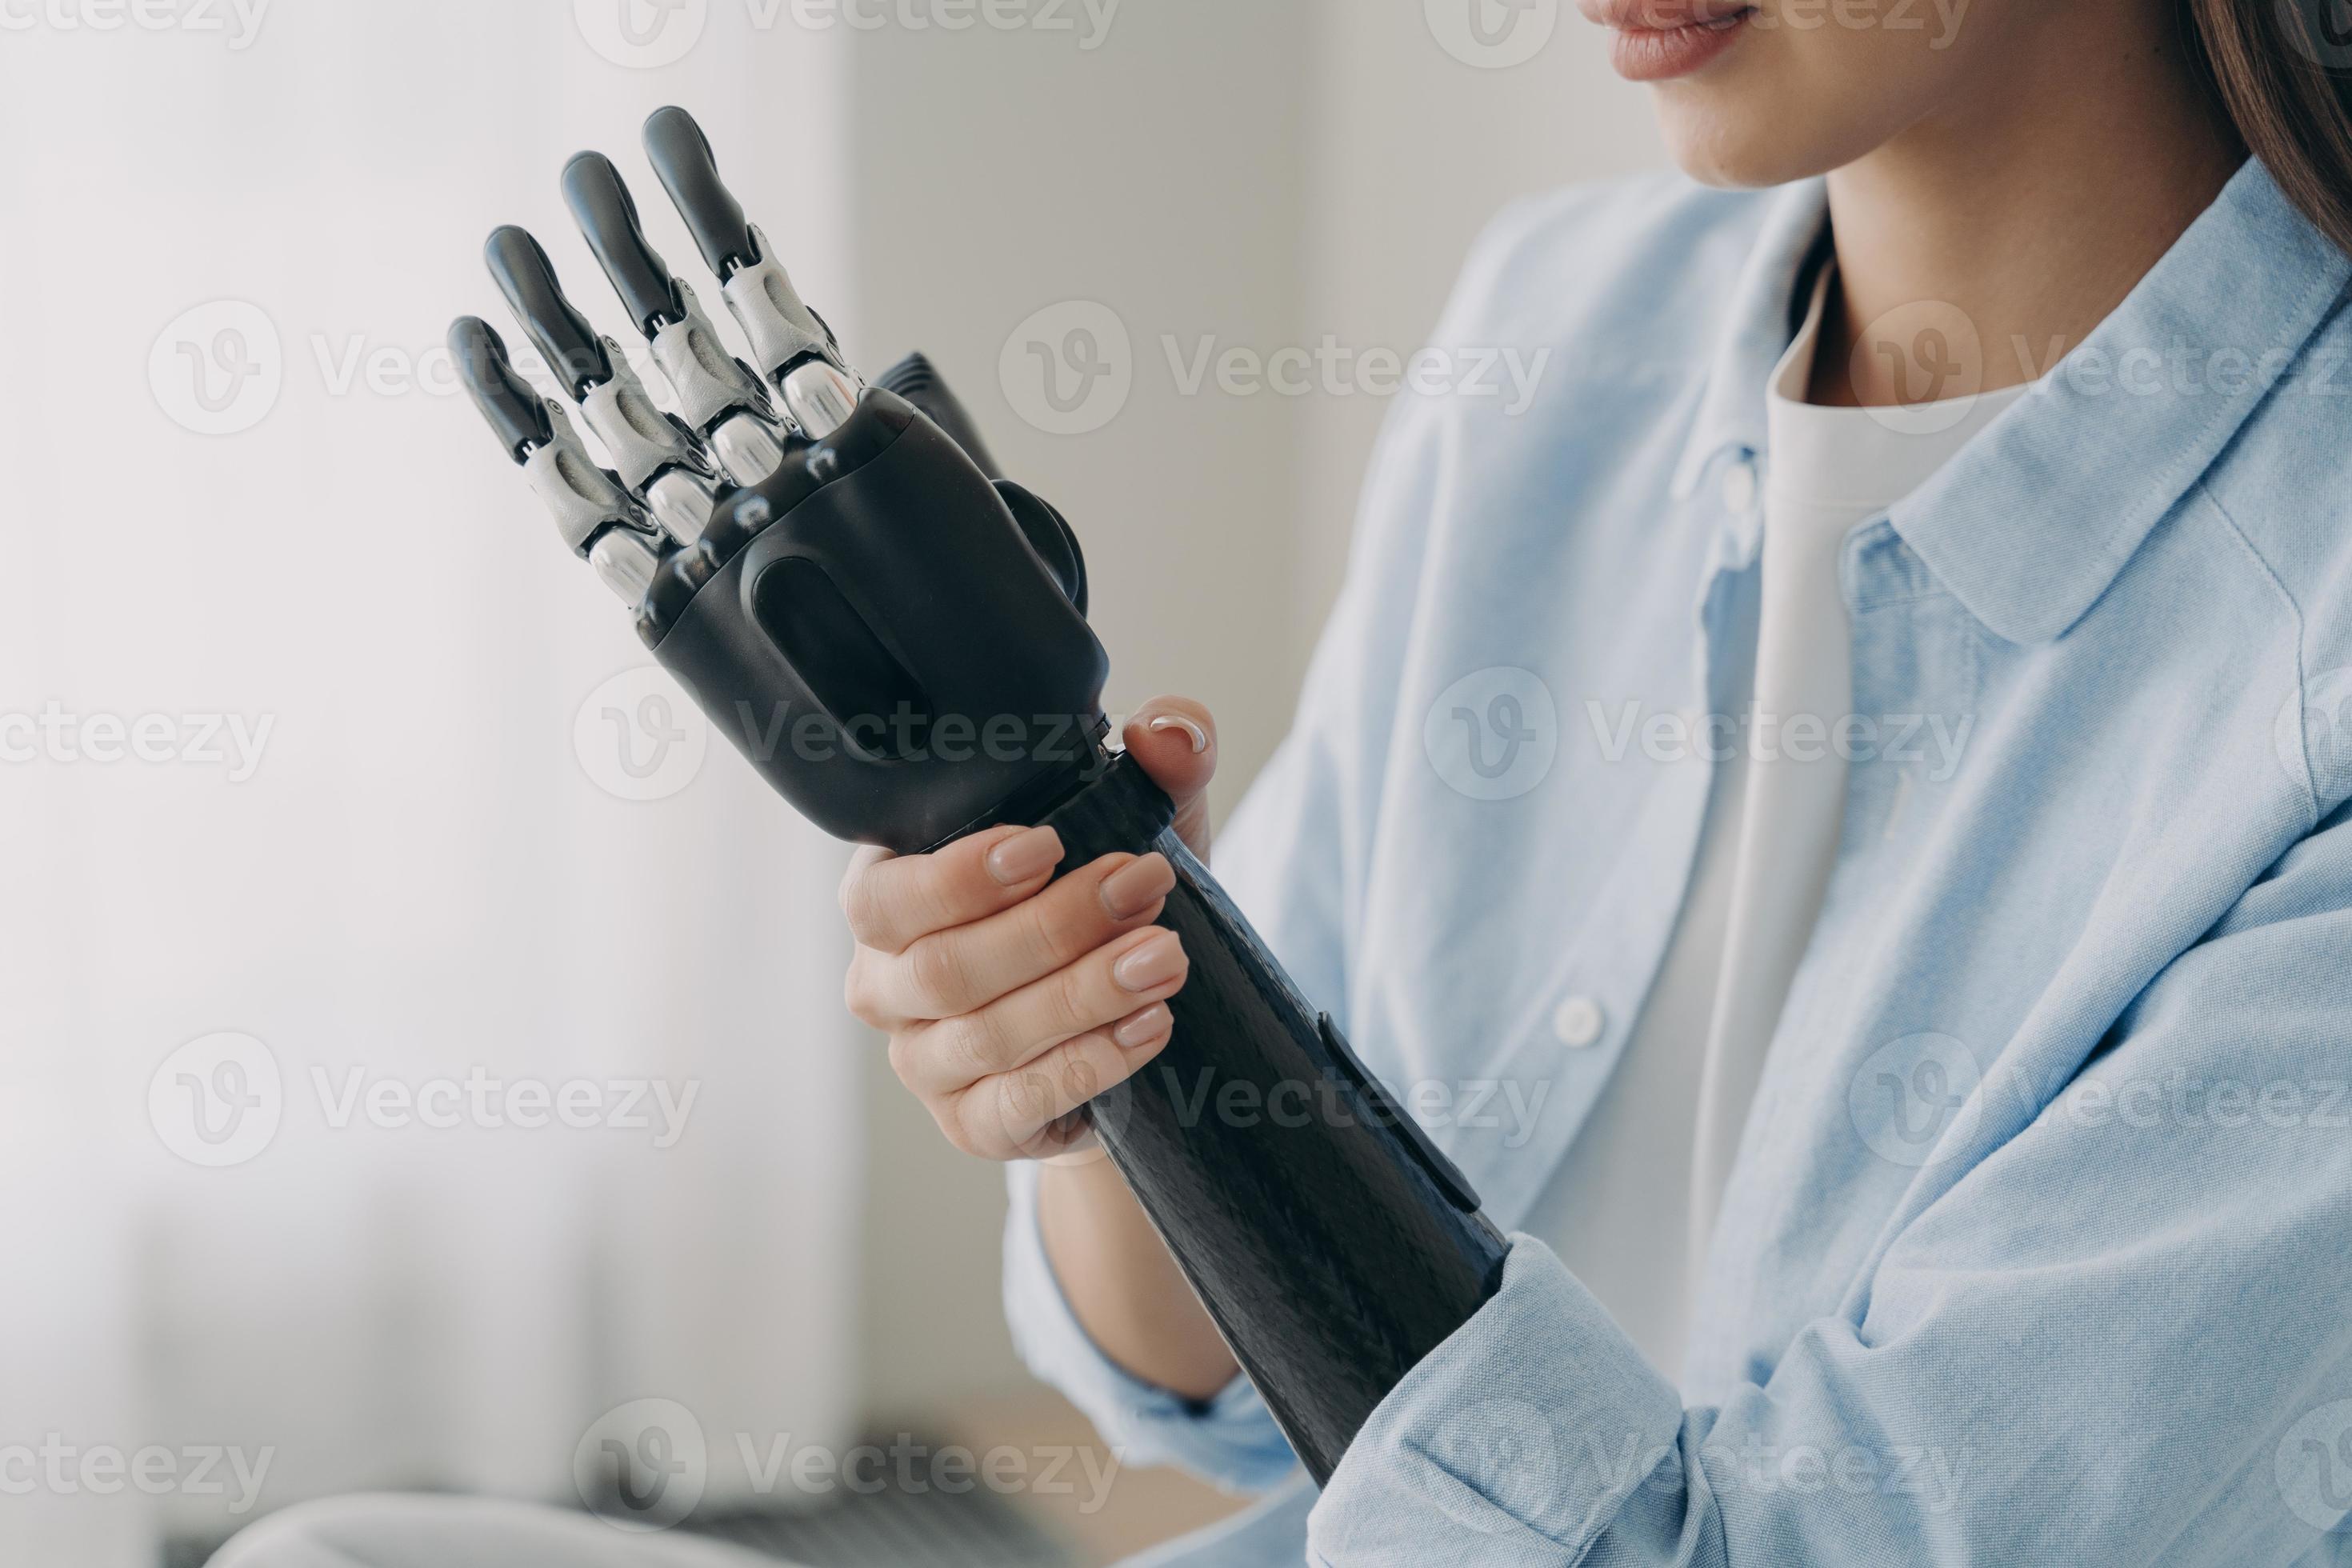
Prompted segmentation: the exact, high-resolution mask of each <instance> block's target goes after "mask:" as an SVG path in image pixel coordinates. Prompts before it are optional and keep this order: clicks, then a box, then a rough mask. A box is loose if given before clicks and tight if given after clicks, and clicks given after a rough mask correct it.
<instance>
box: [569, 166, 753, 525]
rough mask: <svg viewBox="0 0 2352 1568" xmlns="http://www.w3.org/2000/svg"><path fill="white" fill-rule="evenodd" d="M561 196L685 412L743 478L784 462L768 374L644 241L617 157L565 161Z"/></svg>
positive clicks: (741, 481) (733, 471) (738, 479)
mask: <svg viewBox="0 0 2352 1568" xmlns="http://www.w3.org/2000/svg"><path fill="white" fill-rule="evenodd" d="M563 196H564V200H565V201H566V202H567V203H568V204H569V205H570V206H571V208H572V216H573V217H574V218H575V219H576V220H578V222H579V225H580V231H581V233H582V234H583V235H584V236H586V237H587V240H588V247H589V248H590V249H591V250H593V251H594V252H595V255H596V260H597V264H598V265H599V266H601V267H602V268H604V276H605V277H606V278H607V279H610V280H611V281H612V284H613V288H614V291H615V292H616V293H618V294H619V295H620V297H621V302H622V303H623V304H624V305H625V306H626V307H627V308H628V311H629V318H630V320H631V321H635V323H636V325H637V330H638V331H641V332H643V333H644V334H645V335H646V341H647V342H650V343H651V344H652V345H653V353H654V363H656V364H657V365H659V366H660V367H661V372H662V374H663V376H664V378H665V379H667V381H668V382H669V384H670V390H671V392H672V393H673V394H675V395H676V397H677V411H678V413H679V415H680V416H682V417H683V418H684V419H685V421H686V423H687V424H688V426H691V427H692V428H693V429H694V430H695V431H696V432H697V433H698V435H699V436H700V437H702V438H703V439H704V440H705V441H707V442H709V445H710V449H711V450H712V451H713V452H715V453H716V454H717V455H718V458H719V463H720V464H721V465H722V466H723V467H724V468H726V470H727V472H728V474H729V475H730V477H731V478H732V479H734V480H735V482H736V483H738V484H752V483H756V482H757V481H758V480H760V479H764V478H766V477H767V476H768V475H769V474H771V473H772V472H774V471H775V468H776V465H777V464H779V463H780V462H782V460H783V456H784V451H785V447H786V443H787V439H788V437H787V432H786V431H785V430H784V428H783V426H782V424H781V423H780V422H779V421H778V420H777V418H776V416H775V413H774V408H773V405H772V404H771V403H770V401H769V398H768V395H767V392H766V390H765V389H764V387H763V386H762V384H761V381H760V378H759V377H758V376H757V375H756V374H753V373H752V372H751V369H750V367H748V366H746V365H745V364H744V363H742V362H741V361H740V360H738V359H737V358H736V357H735V356H734V355H733V354H732V353H730V352H728V349H727V346H726V344H725V342H723V341H722V340H721V339H720V337H719V332H718V330H717V329H716V328H715V327H713V326H712V325H711V322H710V319H709V317H708V316H706V315H704V314H703V313H702V307H701V305H700V304H699V303H698V301H697V300H696V299H695V297H694V290H693V289H690V288H688V287H687V285H686V283H685V281H684V280H683V279H679V278H678V277H677V276H676V275H675V274H673V273H672V272H671V271H670V270H669V268H668V266H667V263H665V262H664V261H663V260H662V258H661V257H660V256H659V255H658V254H657V253H656V251H655V250H654V248H653V247H652V246H650V245H648V244H647V243H646V237H645V230H644V228H643V226H641V225H640V224H639V223H638V221H637V207H636V203H635V201H634V200H632V199H631V197H630V195H629V190H628V186H627V185H626V184H624V183H623V182H622V180H621V174H620V171H619V170H617V169H615V168H614V167H613V161H612V160H611V159H609V158H607V157H605V156H604V154H603V153H580V154H578V155H577V156H575V157H574V158H573V159H572V162H571V163H567V164H566V165H564V169H563Z"/></svg>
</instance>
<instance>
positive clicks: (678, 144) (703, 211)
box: [645, 104, 760, 282]
mask: <svg viewBox="0 0 2352 1568" xmlns="http://www.w3.org/2000/svg"><path fill="white" fill-rule="evenodd" d="M645 142H646V159H647V161H648V162H650V163H652V164H653V166H654V174H656V175H657V176H658V177H659V178H660V180H661V183H662V188H663V189H664V190H666V191H667V192H668V193H669V199H670V200H671V202H672V203H674V204H675V205H677V214H678V216H680V217H682V218H684V219H685V220H686V226H687V231H688V233H690V234H692V235H693V236H694V243H695V245H696V247H698V249H700V250H701V252H702V259H703V260H704V261H705V262H707V263H709V267H710V270H711V271H712V272H713V273H715V274H717V275H718V277H719V279H720V280H721V281H722V282H723V281H724V280H725V279H728V278H729V277H730V276H732V275H733V273H734V271H735V269H736V268H739V267H748V266H750V265H751V263H752V262H754V261H757V260H758V259H759V258H760V247H759V244H758V243H757V242H756V241H755V240H753V239H752V237H751V225H750V224H749V223H748V222H746V221H745V220H744V217H743V206H742V204H741V203H740V202H738V201H737V200H736V199H735V198H734V196H732V195H730V194H729V193H728V190H727V186H726V184H724V183H723V182H722V181H720V179H719V161H718V159H717V158H715V157H714V156H712V154H711V151H710V139H709V137H707V136H705V135H703V133H702V127H701V126H699V125H698V124H696V123H695V120H694V116H692V115H691V114H688V112H687V111H686V110H683V109H680V108H678V107H677V105H675V104H672V105H670V106H668V107H667V108H664V109H656V110H654V111H653V113H651V114H650V115H648V116H646V128H645Z"/></svg>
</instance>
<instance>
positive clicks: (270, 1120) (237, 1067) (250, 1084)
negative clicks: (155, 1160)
mask: <svg viewBox="0 0 2352 1568" xmlns="http://www.w3.org/2000/svg"><path fill="white" fill-rule="evenodd" d="M285 1109H286V1091H285V1086H284V1083H283V1081H282V1079H280V1078H279V1076H278V1058H276V1057H275V1056H273V1055H271V1054H270V1050H269V1047H268V1046H265V1045H263V1044H262V1043H261V1042H260V1041H259V1040H257V1039H255V1038H254V1037H252V1036H251V1035H239V1034H228V1033H224V1034H217V1035H206V1036H205V1037H202V1038H200V1039H194V1040H190V1041H189V1042H188V1043H187V1044H186V1045H184V1046H182V1047H180V1048H179V1049H178V1050H175V1051H173V1053H172V1054H171V1055H170V1056H168V1057H165V1058H163V1065H162V1066H161V1067H159V1068H156V1069H155V1076H154V1077H153V1078H152V1079H148V1080H147V1120H148V1122H149V1123H150V1125H152V1127H153V1128H154V1129H155V1136H156V1137H158V1138H160V1139H162V1140H163V1146H164V1147H165V1148H166V1149H169V1150H170V1151H172V1152H173V1153H174V1154H177V1155H178V1156H180V1158H182V1159H183V1160H186V1161H188V1162H189V1163H192V1164H197V1165H205V1166H209V1167H212V1168H215V1169H217V1168H220V1167H222V1166H226V1165H242V1164H244V1163H246V1162H247V1160H250V1159H252V1158H253V1157H254V1156H255V1155H257V1154H258V1153H260V1152H262V1151H263V1150H264V1149H267V1148H268V1147H269V1142H270V1140H271V1139H273V1138H275V1137H277V1136H278V1120H279V1118H280V1117H281V1116H282V1115H283V1114H284V1111H285Z"/></svg>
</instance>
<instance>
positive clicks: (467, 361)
mask: <svg viewBox="0 0 2352 1568" xmlns="http://www.w3.org/2000/svg"><path fill="white" fill-rule="evenodd" d="M449 353H450V356H451V357H452V358H454V359H455V360H456V361H457V379H458V380H459V381H460V382H462V383H463V384H465V388H466V391H467V395H469V396H471V397H472V398H473V400H474V406H475V407H476V408H478V409H479V410H481V414H482V417H483V418H484V419H487V420H488V421H489V425H490V428H491V430H492V431H494V432H495V433H496V434H497V436H498V437H499V442H500V443H501V444H502V445H503V446H504V447H506V449H507V456H508V457H509V458H513V459H514V460H515V461H516V462H518V463H520V462H524V461H526V460H528V459H529V458H530V454H531V453H532V451H533V450H535V449H536V448H538V447H545V446H550V445H551V444H553V442H554V440H555V426H554V423H553V420H552V419H551V416H550V415H549V413H548V408H547V403H546V400H545V399H543V398H541V396H540V395H539V394H538V393H537V392H536V391H534V390H533V389H532V387H531V384H530V383H529V382H527V381H525V380H523V378H522V377H521V376H520V375H517V374H515V368H514V364H513V363H512V362H511V361H509V359H508V358H507V345H506V341H505V340H504V339H503V338H500V337H499V334H498V332H497V331H496V330H495V329H493V328H492V327H491V326H490V324H489V323H488V321H483V320H482V319H481V318H480V317H479V316H460V317H458V318H457V320H456V321H452V322H450V323H449Z"/></svg>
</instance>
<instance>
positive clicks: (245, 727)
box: [0, 699, 278, 784]
mask: <svg viewBox="0 0 2352 1568" xmlns="http://www.w3.org/2000/svg"><path fill="white" fill-rule="evenodd" d="M277 724H278V716H277V715H276V714H274V713H263V714H259V715H257V716H255V717H252V718H248V717H247V716H246V715H245V714H243V713H160V712H158V713H141V714H137V715H134V716H132V717H130V718H125V717H123V716H122V715H121V714H120V713H76V712H72V711H69V710H68V709H67V708H66V707H65V705H64V704H63V703H61V702H58V700H55V699H51V700H49V701H48V702H47V704H45V705H44V706H43V707H42V708H41V710H39V711H38V712H37V713H36V712H30V711H26V710H21V709H19V710H13V711H10V710H0V763H38V762H48V763H59V764H73V763H99V764H105V763H122V762H139V763H150V764H153V765H161V764H163V763H180V764H182V765H184V766H188V767H216V768H221V769H223V770H225V772H226V776H227V779H228V782H229V783H231V784H243V783H245V782H246V781H247V779H249V778H251V777H252V776H253V775H254V774H255V773H257V772H259V771H260V768H261V755H262V752H265V751H267V750H268V746H269V735H270V731H272V730H274V729H275V728H277Z"/></svg>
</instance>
